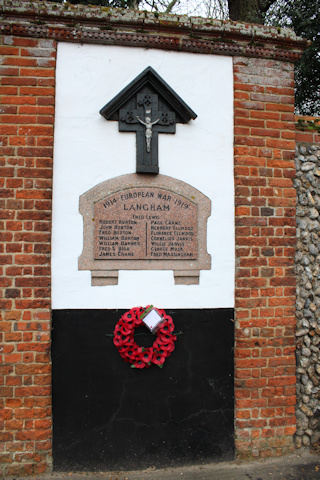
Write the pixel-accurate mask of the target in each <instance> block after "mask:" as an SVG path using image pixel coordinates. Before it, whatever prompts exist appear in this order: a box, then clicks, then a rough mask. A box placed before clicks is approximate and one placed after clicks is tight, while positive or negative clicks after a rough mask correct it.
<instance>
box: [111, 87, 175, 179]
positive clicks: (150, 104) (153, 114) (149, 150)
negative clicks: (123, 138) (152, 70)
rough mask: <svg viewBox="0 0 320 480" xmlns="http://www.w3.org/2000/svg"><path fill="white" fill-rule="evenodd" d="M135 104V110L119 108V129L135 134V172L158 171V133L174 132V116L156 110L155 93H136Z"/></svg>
mask: <svg viewBox="0 0 320 480" xmlns="http://www.w3.org/2000/svg"><path fill="white" fill-rule="evenodd" d="M137 106H138V109H137V110H124V109H121V110H120V112H119V113H120V116H119V131H120V132H136V134H137V136H136V138H137V172H140V173H145V172H149V173H159V166H158V133H176V116H175V113H174V112H163V111H160V110H158V95H155V94H141V93H140V94H139V93H138V94H137Z"/></svg>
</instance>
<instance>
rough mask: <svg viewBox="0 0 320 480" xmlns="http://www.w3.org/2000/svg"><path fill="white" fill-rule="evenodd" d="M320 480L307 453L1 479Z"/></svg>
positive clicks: (317, 465) (319, 460) (319, 467)
mask: <svg viewBox="0 0 320 480" xmlns="http://www.w3.org/2000/svg"><path fill="white" fill-rule="evenodd" d="M178 479H179V480H320V455H319V454H318V453H317V454H312V453H309V452H304V453H302V454H294V455H288V456H286V457H279V458H268V459H265V460H258V461H250V462H245V463H240V462H237V461H234V462H226V463H212V464H206V465H196V466H188V467H179V468H165V469H152V468H151V469H148V470H141V471H134V472H133V471H131V472H94V473H89V472H86V473H73V472H55V473H51V474H46V475H38V476H32V477H25V476H24V477H17V476H16V477H0V480H178Z"/></svg>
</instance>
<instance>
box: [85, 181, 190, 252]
mask: <svg viewBox="0 0 320 480" xmlns="http://www.w3.org/2000/svg"><path fill="white" fill-rule="evenodd" d="M197 221H198V215H197V205H195V204H194V203H192V202H191V201H190V200H188V199H186V198H185V197H183V196H182V195H177V194H176V193H173V192H168V190H164V189H162V188H157V187H136V188H129V189H125V190H121V191H120V192H117V193H116V194H114V195H110V196H108V197H106V198H104V199H103V200H101V201H100V202H98V203H97V204H96V205H95V207H94V223H95V227H94V228H95V231H94V258H95V259H97V260H98V259H116V258H119V259H131V260H135V259H136V260H138V259H149V260H162V259H178V260H180V259H196V258H197V249H198V240H197V239H198V228H197V227H198V225H197Z"/></svg>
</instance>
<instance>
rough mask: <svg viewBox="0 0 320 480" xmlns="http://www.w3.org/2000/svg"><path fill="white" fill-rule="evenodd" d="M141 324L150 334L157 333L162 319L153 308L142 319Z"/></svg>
mask: <svg viewBox="0 0 320 480" xmlns="http://www.w3.org/2000/svg"><path fill="white" fill-rule="evenodd" d="M142 321H143V323H144V324H145V325H146V326H147V327H148V328H149V330H150V331H151V332H152V333H155V332H156V331H157V328H158V327H159V325H160V323H161V322H162V321H163V318H162V317H161V315H159V313H158V312H157V311H156V310H155V309H154V308H153V309H152V310H150V312H149V313H147V315H146V316H145V317H144V318H143V320H142Z"/></svg>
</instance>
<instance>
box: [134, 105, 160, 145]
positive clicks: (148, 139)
mask: <svg viewBox="0 0 320 480" xmlns="http://www.w3.org/2000/svg"><path fill="white" fill-rule="evenodd" d="M148 112H149V110H147V112H146V113H148ZM150 113H151V110H150ZM137 119H138V120H139V122H140V123H142V125H144V126H145V127H146V143H147V152H150V146H151V138H152V125H155V124H156V123H158V122H159V120H160V118H158V119H157V120H155V121H154V122H151V118H150V117H146V121H145V122H144V121H143V120H141V118H139V117H138V115H137Z"/></svg>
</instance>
